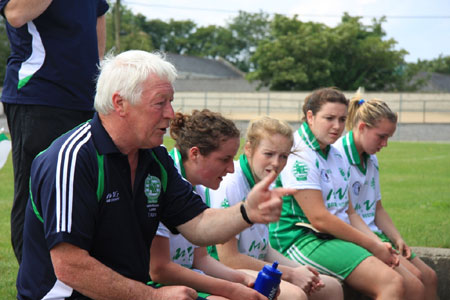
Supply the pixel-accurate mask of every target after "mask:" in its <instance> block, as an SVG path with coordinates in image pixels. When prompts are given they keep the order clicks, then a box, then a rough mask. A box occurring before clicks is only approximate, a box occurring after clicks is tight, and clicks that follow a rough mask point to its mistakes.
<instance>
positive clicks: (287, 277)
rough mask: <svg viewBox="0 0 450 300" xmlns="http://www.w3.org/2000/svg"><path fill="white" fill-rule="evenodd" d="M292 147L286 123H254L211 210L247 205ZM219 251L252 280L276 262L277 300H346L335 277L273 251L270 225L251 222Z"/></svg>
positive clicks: (222, 258) (213, 194)
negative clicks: (253, 190)
mask: <svg viewBox="0 0 450 300" xmlns="http://www.w3.org/2000/svg"><path fill="white" fill-rule="evenodd" d="M292 143H293V138H292V129H291V127H290V126H289V125H288V124H287V123H285V122H281V121H279V120H276V119H273V118H270V117H261V118H259V119H257V120H254V121H252V122H251V123H250V124H249V126H248V129H247V137H246V142H245V146H244V153H243V154H242V155H241V156H240V158H239V160H237V161H235V162H234V169H235V172H234V173H233V174H228V175H227V176H225V178H224V181H223V182H222V184H221V186H220V187H219V189H217V190H216V191H211V206H212V207H216V208H219V207H229V206H233V205H238V204H239V203H244V202H242V201H243V200H244V199H245V198H246V196H247V194H248V192H249V191H250V189H251V188H252V187H253V185H254V184H256V183H258V182H259V181H261V180H262V179H264V178H265V177H267V176H268V175H269V174H270V173H273V172H274V173H276V174H277V175H278V174H279V173H280V172H281V170H282V169H283V168H284V166H285V165H286V162H287V158H288V156H289V153H290V151H291V147H292ZM248 222H251V221H250V220H248ZM215 247H216V250H217V255H218V258H219V259H220V261H221V262H222V263H224V264H225V265H227V266H229V267H232V268H235V269H240V270H244V271H245V272H247V273H249V274H251V275H254V276H256V275H257V273H258V271H259V270H261V269H262V268H263V266H264V265H266V264H272V263H273V262H274V261H278V263H279V266H278V269H279V270H280V271H281V272H282V277H281V280H282V281H281V285H280V295H279V297H278V299H279V300H296V299H316V300H318V299H322V300H325V299H335V300H338V299H343V292H342V287H341V284H340V283H339V282H338V281H337V280H336V279H334V278H332V277H330V276H324V275H319V274H318V272H317V271H316V270H315V269H314V268H312V267H305V266H302V265H300V264H299V263H298V262H295V261H292V260H289V259H288V258H286V257H284V256H283V255H282V254H281V253H279V252H277V251H276V250H274V249H273V248H272V247H271V246H270V244H269V231H268V228H267V225H263V224H253V225H252V226H251V227H250V228H248V229H246V230H244V231H242V232H241V233H240V234H239V235H238V236H236V238H233V239H231V240H230V241H228V242H226V243H225V244H222V245H216V246H215Z"/></svg>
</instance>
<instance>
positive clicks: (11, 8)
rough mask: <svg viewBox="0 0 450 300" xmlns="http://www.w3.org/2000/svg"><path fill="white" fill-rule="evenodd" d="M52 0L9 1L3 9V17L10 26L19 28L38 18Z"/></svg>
mask: <svg viewBox="0 0 450 300" xmlns="http://www.w3.org/2000/svg"><path fill="white" fill-rule="evenodd" d="M51 3H52V0H10V1H9V2H8V4H6V7H5V16H6V19H7V20H8V23H9V24H11V26H13V27H16V28H19V27H21V26H23V25H25V24H26V23H27V22H29V21H32V20H34V19H36V18H37V17H39V16H40V15H41V14H42V13H43V12H44V11H45V10H46V9H47V8H48V6H49V5H50V4H51Z"/></svg>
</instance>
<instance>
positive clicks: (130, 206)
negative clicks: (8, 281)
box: [17, 114, 207, 299]
mask: <svg viewBox="0 0 450 300" xmlns="http://www.w3.org/2000/svg"><path fill="white" fill-rule="evenodd" d="M152 151H153V152H154V154H156V157H157V159H155V158H154V157H153V155H152ZM102 156H103V167H102V166H101V163H100V166H99V162H101V161H102V159H99V158H101V157H102ZM102 170H103V171H104V173H103V174H102ZM163 170H165V171H163ZM164 173H165V174H164ZM165 177H166V178H167V180H165ZM101 178H104V186H103V188H102V187H101V184H100V186H99V182H102V180H101ZM130 178H131V175H130V167H129V164H128V159H127V156H125V155H123V154H121V153H120V152H119V150H118V149H117V147H116V146H115V145H114V143H113V141H112V140H111V138H110V137H109V135H108V133H107V132H106V131H105V129H104V128H103V126H102V125H101V122H100V119H99V117H98V115H97V114H96V115H95V116H94V118H93V120H91V121H90V122H87V123H84V124H82V125H80V126H79V127H77V128H75V129H74V130H72V131H70V132H68V133H66V134H65V135H63V136H61V137H60V138H58V139H57V140H55V141H54V142H53V144H52V145H51V146H50V147H49V148H48V149H47V150H46V151H44V152H42V153H41V154H40V155H39V156H37V157H36V159H35V160H34V161H33V165H32V168H31V183H30V187H31V190H30V193H31V194H30V195H31V199H30V201H29V203H28V206H27V210H26V217H25V227H24V250H23V259H22V264H21V266H20V269H19V274H18V279H17V289H18V298H19V299H42V298H43V297H44V296H45V295H47V294H48V293H49V291H52V292H53V293H57V294H56V295H58V296H59V297H60V298H64V297H66V298H68V297H70V296H71V295H72V292H73V291H72V289H71V288H69V287H68V286H66V285H64V284H63V283H62V282H59V281H58V280H57V279H56V277H55V275H54V271H53V267H52V264H51V260H50V254H49V250H50V249H52V248H53V247H54V246H56V245H57V244H59V243H62V242H65V243H70V244H73V245H75V246H77V247H80V248H82V249H85V250H87V251H88V252H89V253H90V255H92V256H93V257H94V258H96V259H97V260H99V261H100V262H102V263H103V264H105V265H107V266H108V267H110V268H112V269H113V270H115V271H117V272H118V273H120V274H122V275H124V276H125V277H128V278H131V279H134V280H138V281H140V282H144V283H145V282H147V281H148V280H149V279H150V278H149V262H150V257H149V256H150V245H151V242H152V239H153V237H154V235H155V232H156V229H157V227H158V223H159V221H162V222H163V223H164V225H166V226H167V227H168V228H170V229H171V230H173V231H174V232H175V231H176V229H175V227H176V226H178V225H180V224H183V223H185V222H187V221H189V220H190V219H192V218H193V217H195V216H197V215H198V214H200V213H201V212H202V211H203V210H205V209H206V208H207V206H206V205H205V204H204V203H203V201H202V200H201V198H200V197H199V196H198V195H197V194H195V193H194V192H193V189H192V186H191V185H190V184H189V183H188V182H187V181H185V180H183V179H182V178H181V177H180V175H179V174H178V171H177V170H176V168H175V167H174V163H173V160H172V159H171V158H170V157H169V155H168V153H167V151H166V149H165V148H164V147H156V148H153V149H144V150H140V151H139V163H138V166H137V170H136V177H135V183H134V188H133V189H132V187H131V182H130ZM165 181H166V182H167V186H166V188H165V190H164V185H165V184H164V182H165ZM99 199H100V200H99Z"/></svg>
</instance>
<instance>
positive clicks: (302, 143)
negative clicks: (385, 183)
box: [269, 122, 350, 252]
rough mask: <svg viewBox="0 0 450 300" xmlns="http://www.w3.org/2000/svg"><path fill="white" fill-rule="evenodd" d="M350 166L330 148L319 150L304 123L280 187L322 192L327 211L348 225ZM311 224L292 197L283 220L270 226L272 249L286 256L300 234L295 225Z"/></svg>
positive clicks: (284, 209) (285, 206)
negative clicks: (285, 253)
mask: <svg viewBox="0 0 450 300" xmlns="http://www.w3.org/2000/svg"><path fill="white" fill-rule="evenodd" d="M348 177H349V165H348V163H347V162H346V161H345V160H344V158H343V156H342V155H341V154H340V153H339V152H338V151H337V150H336V149H335V148H334V147H333V146H328V147H327V148H326V151H325V153H324V152H323V151H322V150H320V146H319V143H318V142H317V139H316V138H315V136H314V135H313V133H312V132H311V129H310V128H309V126H308V124H307V123H306V122H304V123H303V124H302V125H301V126H300V128H299V129H298V131H296V132H295V133H294V146H293V148H292V153H291V154H290V155H289V158H288V161H287V164H286V166H285V167H284V169H283V171H282V172H281V173H280V176H279V179H281V180H277V185H282V186H283V187H286V188H294V189H297V190H306V189H310V190H320V191H321V192H322V198H323V203H324V205H325V207H326V208H327V210H328V211H329V212H330V213H331V214H333V215H335V216H337V217H339V218H340V219H341V220H343V221H344V222H346V223H350V220H349V218H348V215H347V213H346V211H347V208H348V193H347V192H348V191H347V190H348ZM297 222H303V223H310V222H309V220H308V219H307V218H306V216H305V214H304V212H303V210H302V208H301V207H300V205H299V204H298V203H297V201H296V200H295V199H294V197H292V196H287V197H283V208H282V211H281V218H280V220H279V221H278V222H276V223H271V224H270V225H269V230H270V242H271V245H272V247H274V248H275V249H277V250H279V251H281V252H284V251H285V250H286V249H287V248H288V247H289V246H290V245H292V243H293V241H294V240H295V239H296V238H297V237H298V236H299V234H301V232H302V229H300V228H299V227H297V226H296V225H295V223H297Z"/></svg>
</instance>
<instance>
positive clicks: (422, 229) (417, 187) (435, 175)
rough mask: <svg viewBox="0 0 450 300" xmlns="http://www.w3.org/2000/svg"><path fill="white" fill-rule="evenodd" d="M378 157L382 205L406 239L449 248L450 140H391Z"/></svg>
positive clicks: (413, 243) (425, 244) (422, 244)
mask: <svg viewBox="0 0 450 300" xmlns="http://www.w3.org/2000/svg"><path fill="white" fill-rule="evenodd" d="M378 159H379V164H380V182H381V183H380V184H381V194H382V199H383V205H384V207H385V209H386V210H387V211H388V213H389V214H390V215H391V217H392V219H393V220H394V223H395V224H396V226H397V228H398V229H399V230H400V233H401V234H402V236H403V238H404V239H405V241H406V242H407V243H408V244H409V245H411V246H428V247H440V248H450V234H449V232H450V218H449V216H450V163H449V161H450V144H437V143H399V142H397V143H394V142H392V143H390V145H389V147H388V148H386V149H384V150H382V151H381V152H380V154H379V155H378Z"/></svg>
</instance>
